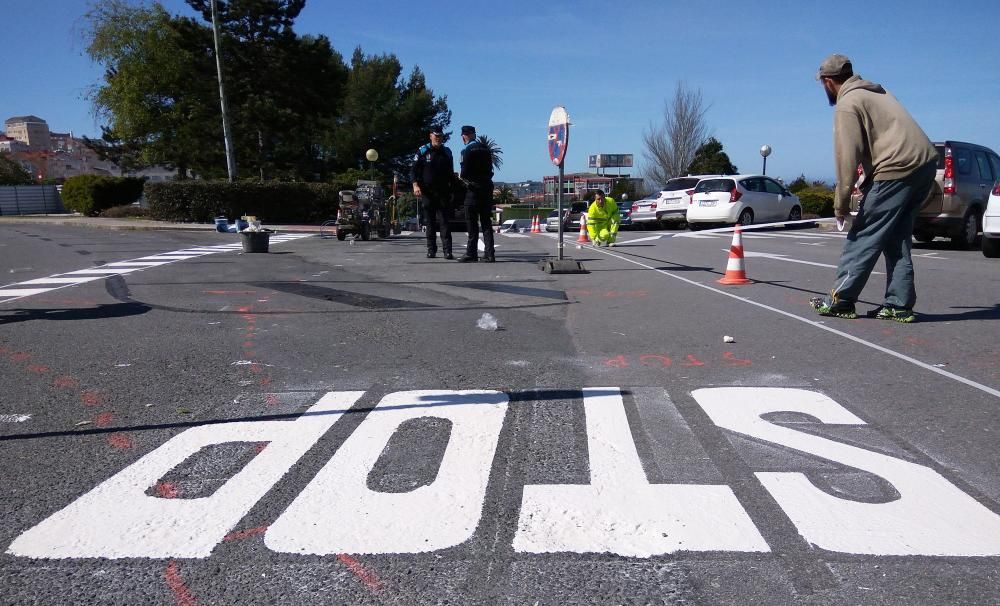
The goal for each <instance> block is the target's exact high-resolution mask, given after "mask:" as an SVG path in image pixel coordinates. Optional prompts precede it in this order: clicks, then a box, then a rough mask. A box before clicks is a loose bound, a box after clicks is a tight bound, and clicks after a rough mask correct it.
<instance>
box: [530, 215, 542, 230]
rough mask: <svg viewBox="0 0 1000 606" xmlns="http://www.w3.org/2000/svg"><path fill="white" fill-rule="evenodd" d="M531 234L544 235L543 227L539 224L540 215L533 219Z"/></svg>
mask: <svg viewBox="0 0 1000 606" xmlns="http://www.w3.org/2000/svg"><path fill="white" fill-rule="evenodd" d="M531 233H533V234H540V233H542V226H541V225H540V224H539V223H538V215H535V216H534V217H532V218H531Z"/></svg>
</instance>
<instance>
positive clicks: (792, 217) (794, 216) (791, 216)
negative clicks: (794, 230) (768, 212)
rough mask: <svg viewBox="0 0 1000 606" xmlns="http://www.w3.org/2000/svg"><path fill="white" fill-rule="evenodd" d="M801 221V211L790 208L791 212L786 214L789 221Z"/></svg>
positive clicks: (797, 208) (794, 207)
mask: <svg viewBox="0 0 1000 606" xmlns="http://www.w3.org/2000/svg"><path fill="white" fill-rule="evenodd" d="M801 219H802V209H801V208H799V207H798V206H793V207H792V212H790V213H788V220H789V221H799V220H801Z"/></svg>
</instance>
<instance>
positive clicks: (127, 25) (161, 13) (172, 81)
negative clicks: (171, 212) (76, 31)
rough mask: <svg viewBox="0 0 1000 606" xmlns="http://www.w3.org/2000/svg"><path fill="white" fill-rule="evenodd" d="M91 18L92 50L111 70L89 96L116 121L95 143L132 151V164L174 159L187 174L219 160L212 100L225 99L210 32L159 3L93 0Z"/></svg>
mask: <svg viewBox="0 0 1000 606" xmlns="http://www.w3.org/2000/svg"><path fill="white" fill-rule="evenodd" d="M85 20H86V22H87V24H88V27H87V30H86V34H85V35H86V37H87V40H88V44H87V53H88V55H89V56H90V58H91V59H92V60H93V61H95V62H96V63H98V64H101V65H103V66H104V68H105V74H104V80H103V83H102V84H100V85H98V86H95V87H94V88H93V89H91V91H90V92H89V98H90V100H91V102H92V103H93V105H94V109H95V113H96V114H97V115H98V117H100V118H103V119H105V120H107V122H108V125H107V127H105V128H103V129H102V130H104V136H102V139H101V142H100V143H98V142H95V141H91V142H90V145H91V146H92V147H94V148H95V149H97V148H102V151H103V152H105V153H107V154H109V157H110V156H116V155H117V156H118V157H119V159H121V158H122V157H127V158H128V159H129V164H132V166H130V168H135V167H138V166H141V165H150V164H167V165H173V166H175V167H176V168H177V169H178V172H179V175H180V177H181V178H183V177H185V176H187V174H188V170H189V169H195V170H197V171H199V172H202V171H205V170H206V167H209V166H212V165H214V164H216V163H217V162H218V161H219V160H220V159H221V158H222V157H223V156H222V153H221V151H222V149H221V144H220V142H221V136H217V133H218V131H219V127H218V126H217V125H218V111H219V110H218V104H217V103H216V107H215V108H214V111H213V109H212V108H211V106H210V105H208V103H207V101H208V100H210V99H212V98H213V95H215V97H214V98H215V99H217V98H218V97H217V88H216V87H215V85H214V78H215V76H214V69H213V65H212V61H211V56H210V55H208V54H207V51H208V49H209V48H210V43H211V38H210V35H209V34H210V32H208V31H205V30H204V28H201V27H200V26H198V25H197V24H196V23H194V22H193V21H191V20H183V19H178V18H174V17H171V16H170V15H169V14H168V13H167V12H166V11H165V10H164V8H163V7H162V6H161V5H159V4H154V5H152V6H151V7H148V8H147V7H141V6H140V7H137V6H132V5H130V4H128V3H127V2H125V1H123V0H109V1H108V2H95V3H93V4H92V5H91V8H90V10H89V11H88V13H87V14H86V16H85ZM213 91H216V92H214V93H213ZM223 166H224V164H223Z"/></svg>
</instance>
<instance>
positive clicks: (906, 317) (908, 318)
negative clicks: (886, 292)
mask: <svg viewBox="0 0 1000 606" xmlns="http://www.w3.org/2000/svg"><path fill="white" fill-rule="evenodd" d="M875 317H876V318H878V319H879V320H892V321H893V322H902V323H904V324H909V323H911V322H916V321H917V314H915V313H913V310H912V309H906V308H905V307H888V306H885V305H883V306H882V307H879V308H878V309H876V310H875Z"/></svg>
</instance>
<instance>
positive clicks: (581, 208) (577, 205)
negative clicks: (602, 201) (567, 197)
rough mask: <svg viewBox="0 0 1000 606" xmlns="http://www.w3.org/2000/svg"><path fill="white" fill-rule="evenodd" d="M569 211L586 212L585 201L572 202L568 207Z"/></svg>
mask: <svg viewBox="0 0 1000 606" xmlns="http://www.w3.org/2000/svg"><path fill="white" fill-rule="evenodd" d="M569 212H571V213H583V212H587V203H586V202H574V203H573V206H571V207H570V209H569Z"/></svg>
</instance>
